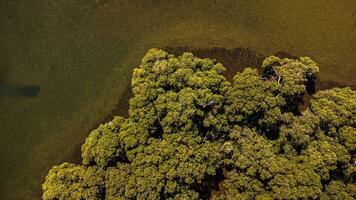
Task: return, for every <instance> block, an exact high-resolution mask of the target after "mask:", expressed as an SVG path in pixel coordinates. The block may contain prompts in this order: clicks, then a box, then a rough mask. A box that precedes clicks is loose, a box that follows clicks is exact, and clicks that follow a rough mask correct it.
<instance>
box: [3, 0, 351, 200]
mask: <svg viewBox="0 0 356 200" xmlns="http://www.w3.org/2000/svg"><path fill="white" fill-rule="evenodd" d="M355 14H356V1H354V0H340V1H337V2H336V1H331V0H314V1H280V0H268V1H267V0H255V1H242V0H240V1H238V0H231V1H230V0H225V1H222V0H215V1H203V0H196V1H188V0H186V1H185V0H182V1H163V0H155V1H153V0H51V1H48V0H37V1H20V0H11V1H10V0H4V1H0V143H1V144H0V158H1V161H2V162H1V165H0V177H1V182H0V197H1V199H10V200H11V199H17V200H18V199H20V200H21V199H38V198H39V196H40V194H41V188H40V184H41V183H42V182H43V178H44V176H45V175H46V173H47V171H48V170H49V169H50V168H51V166H53V165H56V164H59V163H61V162H63V161H71V162H77V161H78V155H79V150H80V145H81V144H82V143H83V141H84V139H85V137H86V136H87V135H88V132H89V130H90V129H92V128H94V127H95V126H96V125H97V124H98V123H99V122H100V121H102V120H103V119H104V118H105V116H107V115H108V113H110V112H111V111H112V110H113V109H116V110H120V107H121V106H123V107H125V104H124V103H122V102H121V103H120V104H118V102H120V98H123V97H127V96H128V94H125V91H126V90H127V88H128V85H129V82H130V75H131V70H132V68H133V67H136V66H137V65H138V64H139V62H140V58H141V57H142V56H143V55H144V53H145V51H147V49H149V48H151V47H158V48H165V47H167V46H170V47H177V46H181V47H185V46H187V47H190V48H193V49H194V48H210V47H225V48H235V47H243V48H250V49H252V50H254V51H256V52H259V53H261V54H263V55H268V54H272V53H275V52H278V51H284V52H289V53H291V54H293V55H308V56H311V57H312V58H313V59H314V60H315V61H317V62H318V63H319V65H320V68H321V73H320V78H321V79H322V80H325V81H332V82H335V83H340V84H342V85H355V77H354V71H355V66H356V57H355V56H354V55H355V53H356V51H355V48H356V38H355V35H356V30H355V28H354V27H356V24H355V23H356V16H355ZM226 67H228V66H226ZM116 105H118V106H116Z"/></svg>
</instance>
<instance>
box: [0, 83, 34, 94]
mask: <svg viewBox="0 0 356 200" xmlns="http://www.w3.org/2000/svg"><path fill="white" fill-rule="evenodd" d="M40 91H41V87H40V86H39V85H36V84H33V85H7V84H3V83H0V96H23V97H35V96H37V95H38V94H39V93H40Z"/></svg>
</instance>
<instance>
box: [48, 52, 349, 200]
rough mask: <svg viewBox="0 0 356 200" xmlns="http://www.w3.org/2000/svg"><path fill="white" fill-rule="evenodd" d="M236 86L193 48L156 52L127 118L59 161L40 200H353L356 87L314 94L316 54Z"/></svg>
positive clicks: (249, 75) (241, 77) (137, 73)
mask: <svg viewBox="0 0 356 200" xmlns="http://www.w3.org/2000/svg"><path fill="white" fill-rule="evenodd" d="M262 69H263V70H262V72H260V73H259V72H258V71H257V70H256V69H253V68H246V69H244V70H243V72H240V73H237V74H236V75H235V77H234V78H233V81H232V83H231V82H229V81H228V80H227V79H226V78H225V77H224V76H223V75H222V73H223V72H224V70H225V68H224V67H223V66H222V65H221V64H220V63H216V62H215V61H213V60H211V59H207V58H205V59H200V58H196V57H194V56H193V55H192V54H191V53H184V54H183V55H181V56H179V57H175V56H173V55H171V54H168V53H167V52H165V51H163V50H158V49H151V50H149V51H148V52H147V54H146V55H145V56H144V58H143V59H142V63H141V65H140V67H139V68H136V69H134V71H133V77H132V93H133V95H132V98H131V99H130V108H129V117H128V118H122V117H120V116H117V117H115V118H114V119H113V120H112V121H110V122H108V123H105V124H102V125H100V126H99V127H98V128H97V129H95V130H93V131H92V132H91V133H90V135H89V136H88V138H87V139H86V141H85V143H84V145H83V146H82V164H80V165H78V164H70V163H63V164H61V165H59V166H55V167H53V168H52V169H51V170H50V171H49V173H48V175H47V177H46V179H45V182H44V183H43V185H42V188H43V196H42V198H43V199H44V200H68V199H69V200H71V199H73V200H83V199H85V200H114V199H122V200H126V199H140V200H143V199H149V200H153V199H187V200H190V199H234V200H235V199H258V200H267V199H355V198H356V184H355V180H356V179H355V177H356V166H355V165H356V164H355V163H356V156H355V155H356V126H355V125H356V113H355V112H356V91H354V90H352V89H350V88H333V89H329V90H324V91H318V92H317V93H316V94H314V95H313V97H312V98H311V100H310V103H309V106H308V107H307V108H305V109H300V104H302V103H303V96H304V94H306V93H307V87H308V84H312V83H313V82H314V81H315V79H316V76H317V74H318V72H319V68H318V66H317V64H316V63H315V62H314V61H313V60H311V59H310V58H309V57H301V58H299V59H288V58H283V59H282V58H278V57H275V56H270V57H268V58H266V59H265V60H264V61H263V64H262Z"/></svg>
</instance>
